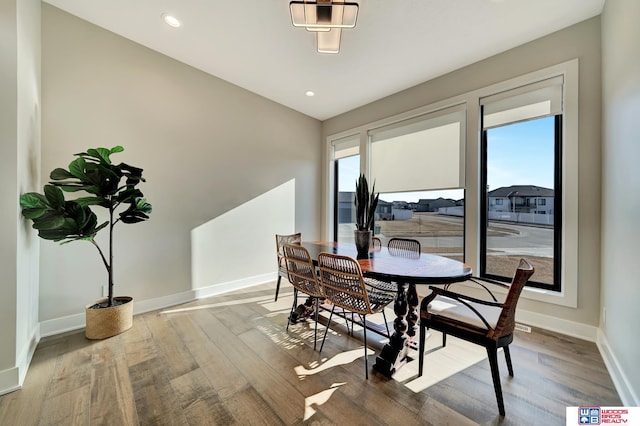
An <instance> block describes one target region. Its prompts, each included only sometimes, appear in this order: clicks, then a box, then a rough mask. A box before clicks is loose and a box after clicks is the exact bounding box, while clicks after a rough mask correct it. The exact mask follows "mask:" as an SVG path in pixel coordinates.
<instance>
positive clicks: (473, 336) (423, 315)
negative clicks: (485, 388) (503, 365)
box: [418, 259, 535, 416]
mask: <svg viewBox="0 0 640 426" xmlns="http://www.w3.org/2000/svg"><path fill="white" fill-rule="evenodd" d="M534 271H535V269H534V267H533V266H531V264H530V263H529V262H527V261H526V260H525V259H520V264H519V266H518V268H517V269H516V272H515V275H514V277H513V279H512V281H511V284H510V285H506V284H503V283H498V282H493V281H489V280H486V282H487V283H489V284H494V285H500V286H502V287H505V288H508V292H507V296H506V298H505V300H504V302H502V303H501V302H498V301H497V298H496V297H495V296H494V294H493V293H492V292H491V290H489V288H488V287H487V286H485V285H483V284H481V285H482V287H483V288H484V289H485V290H486V291H487V292H488V293H489V296H491V300H486V299H479V298H475V297H470V296H466V295H464V294H461V293H456V292H453V291H449V290H445V289H443V288H440V287H435V286H430V287H429V288H430V289H431V290H432V293H431V294H430V295H428V296H427V297H425V298H424V299H423V300H422V304H421V306H420V345H419V354H420V355H419V356H420V360H419V364H418V376H422V369H423V365H424V348H425V337H426V332H425V330H426V329H434V330H438V331H440V332H442V346H443V347H444V346H446V344H447V341H446V335H447V334H450V335H452V336H455V337H458V338H460V339H462V340H466V341H468V342H471V343H475V344H477V345H481V346H484V347H485V348H486V350H487V356H488V358H489V365H490V367H491V376H492V378H493V387H494V391H495V394H496V400H497V402H498V411H499V412H500V415H501V416H504V415H505V411H504V400H503V397H502V385H501V384H500V372H499V370H498V356H497V351H498V348H503V351H504V356H505V359H506V361H507V369H508V370H509V376H511V377H513V366H512V364H511V354H510V353H509V344H510V343H511V342H512V341H513V331H514V329H515V323H516V321H515V318H516V305H517V304H518V299H519V297H520V293H521V292H522V289H523V288H524V286H525V284H526V283H527V281H528V280H529V278H530V277H531V275H533V273H534Z"/></svg>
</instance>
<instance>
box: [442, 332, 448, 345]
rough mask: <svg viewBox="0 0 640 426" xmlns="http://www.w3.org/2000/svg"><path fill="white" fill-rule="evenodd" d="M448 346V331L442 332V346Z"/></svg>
mask: <svg viewBox="0 0 640 426" xmlns="http://www.w3.org/2000/svg"><path fill="white" fill-rule="evenodd" d="M445 346H447V333H442V347H443V348H444V347H445Z"/></svg>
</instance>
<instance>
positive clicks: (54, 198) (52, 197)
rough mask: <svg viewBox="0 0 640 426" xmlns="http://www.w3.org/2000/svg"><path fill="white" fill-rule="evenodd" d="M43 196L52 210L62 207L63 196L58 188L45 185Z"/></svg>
mask: <svg viewBox="0 0 640 426" xmlns="http://www.w3.org/2000/svg"><path fill="white" fill-rule="evenodd" d="M44 195H45V197H47V201H48V202H49V204H50V205H51V207H52V208H53V209H59V208H61V207H62V206H63V205H64V194H63V193H62V190H61V189H60V188H58V187H56V186H53V185H45V186H44Z"/></svg>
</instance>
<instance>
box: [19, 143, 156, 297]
mask: <svg viewBox="0 0 640 426" xmlns="http://www.w3.org/2000/svg"><path fill="white" fill-rule="evenodd" d="M122 151H124V148H123V147H121V146H115V147H113V148H111V149H107V148H92V149H88V150H87V152H81V153H78V154H74V155H75V156H76V157H77V158H76V159H75V160H73V161H72V162H71V163H70V164H69V169H68V170H65V169H62V168H57V169H54V170H53V171H52V172H51V174H50V178H51V181H50V182H49V184H47V185H45V186H44V190H43V194H40V193H37V192H29V193H26V194H22V195H21V196H20V207H22V215H23V216H24V217H25V218H26V219H30V220H32V221H33V228H34V229H36V230H37V231H38V236H39V237H40V238H43V239H45V240H51V241H56V242H59V243H61V244H66V243H69V242H72V241H78V240H84V241H89V242H90V243H91V244H93V245H94V246H95V247H96V248H97V250H98V253H99V254H100V258H101V260H102V263H103V264H104V266H105V268H106V270H107V275H108V285H109V295H108V300H107V302H106V303H105V305H104V306H100V307H106V306H113V304H114V297H113V229H114V227H115V225H116V224H118V223H119V222H122V223H128V224H132V223H138V222H143V221H145V220H147V219H149V214H150V213H151V204H149V203H148V202H147V200H146V199H145V198H144V195H143V194H142V192H141V191H140V190H139V189H138V188H137V186H138V185H139V184H140V183H141V182H145V179H144V178H143V177H142V169H140V168H138V167H133V166H130V165H128V164H125V163H120V164H114V163H113V162H112V161H111V155H112V154H115V153H119V152H122ZM79 191H83V192H85V193H87V194H89V195H88V196H85V197H78V198H73V199H66V198H65V192H66V193H71V192H79ZM94 206H97V207H102V208H104V209H106V210H107V212H108V220H106V221H104V222H102V223H100V224H98V217H97V215H96V214H95V213H94V212H93V210H92V207H94ZM105 228H107V229H108V230H109V240H108V251H107V252H106V253H105V251H103V249H102V248H101V247H100V246H99V245H98V243H97V242H96V241H95V236H96V235H97V233H98V232H99V231H101V230H102V229H105Z"/></svg>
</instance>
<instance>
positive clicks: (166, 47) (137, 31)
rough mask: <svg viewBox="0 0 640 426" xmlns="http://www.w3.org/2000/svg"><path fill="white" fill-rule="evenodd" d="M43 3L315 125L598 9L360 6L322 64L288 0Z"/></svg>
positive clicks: (591, 0) (581, 4) (580, 3)
mask: <svg viewBox="0 0 640 426" xmlns="http://www.w3.org/2000/svg"><path fill="white" fill-rule="evenodd" d="M44 1H45V2H46V3H49V4H52V5H54V6H56V7H58V8H60V9H62V10H65V11H67V12H69V13H71V14H73V15H76V16H78V17H80V18H82V19H85V20H87V21H89V22H92V23H93V24H95V25H98V26H100V27H103V28H106V29H108V30H110V31H112V32H114V33H116V34H120V35H121V36H123V37H126V38H128V39H131V40H133V41H135V42H137V43H140V44H142V45H144V46H147V47H149V48H151V49H153V50H156V51H158V52H161V53H163V54H165V55H167V56H170V57H172V58H175V59H177V60H179V61H182V62H184V63H186V64H189V65H191V66H193V67H195V68H198V69H200V70H202V71H205V72H207V73H210V74H212V75H215V76H217V77H219V78H222V79H224V80H227V81H229V82H231V83H234V84H236V85H238V86H240V87H243V88H245V89H247V90H250V91H252V92H254V93H257V94H259V95H262V96H264V97H266V98H269V99H271V100H273V101H275V102H278V103H280V104H282V105H286V106H288V107H290V108H292V109H294V110H297V111H300V112H302V113H304V114H307V115H309V116H311V117H315V118H317V119H319V120H325V119H327V118H331V117H333V116H336V115H338V114H341V113H343V112H346V111H349V110H351V109H353V108H356V107H359V106H361V105H365V104H367V103H369V102H371V101H374V100H376V99H380V98H382V97H384V96H387V95H390V94H393V93H395V92H398V91H400V90H403V89H406V88H409V87H411V86H414V85H416V84H418V83H421V82H424V81H427V80H430V79H432V78H434V77H437V76H439V75H442V74H445V73H447V72H450V71H453V70H455V69H457V68H460V67H463V66H465V65H469V64H471V63H474V62H477V61H479V60H481V59H484V58H487V57H489V56H492V55H495V54H497V53H500V52H503V51H505V50H507V49H510V48H512V47H515V46H518V45H520V44H523V43H526V42H528V41H531V40H534V39H536V38H539V37H541V36H544V35H546V34H549V33H552V32H554V31H557V30H560V29H562V28H565V27H567V26H570V25H573V24H575V23H578V22H580V21H583V20H585V19H588V18H591V17H593V16H597V15H599V14H600V12H601V11H602V7H603V5H604V2H605V0H359V1H358V2H359V4H360V11H359V15H358V22H357V25H356V27H355V28H353V29H345V30H343V33H342V43H341V50H340V53H339V54H338V55H327V54H318V53H316V50H315V38H314V37H315V36H314V35H313V34H312V33H310V32H307V31H305V30H304V29H302V28H294V27H293V26H292V25H291V18H290V15H289V0H44ZM163 13H170V14H172V15H174V16H176V17H177V18H179V19H180V20H181V21H182V24H183V25H182V27H181V28H179V29H175V28H171V27H168V26H167V25H166V24H164V22H163V21H162V19H161V15H162V14H163ZM307 90H312V91H314V92H315V93H316V95H315V96H314V97H307V96H305V92H306V91H307Z"/></svg>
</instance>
